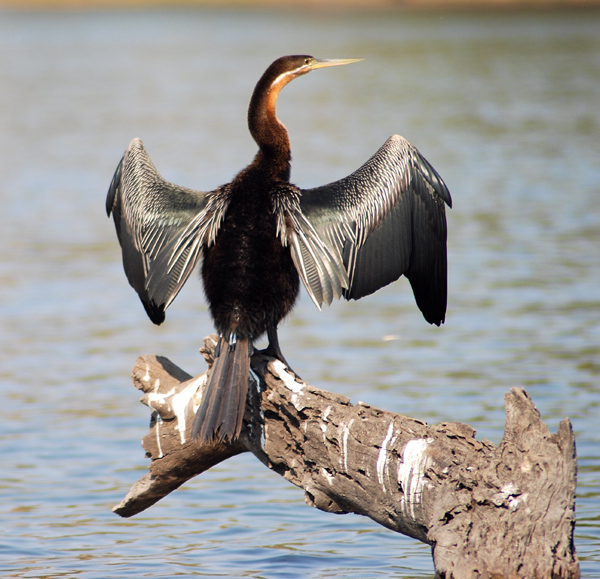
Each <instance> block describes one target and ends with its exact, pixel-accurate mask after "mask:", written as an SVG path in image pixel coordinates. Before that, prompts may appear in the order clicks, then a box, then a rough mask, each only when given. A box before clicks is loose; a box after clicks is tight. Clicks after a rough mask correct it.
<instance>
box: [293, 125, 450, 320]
mask: <svg viewBox="0 0 600 579" xmlns="http://www.w3.org/2000/svg"><path fill="white" fill-rule="evenodd" d="M445 205H448V206H449V207H451V206H452V199H451V197H450V192H449V191H448V188H447V187H446V184H445V183H444V181H443V180H442V178H441V177H440V176H439V175H438V173H437V172H436V171H435V169H434V168H433V167H432V166H431V165H430V164H429V163H428V162H427V160H426V159H425V158H424V157H423V156H422V155H421V154H420V153H419V151H418V150H417V149H416V148H415V147H413V146H412V145H411V144H410V143H409V142H408V141H406V140H405V139H404V138H402V137H400V136H398V135H394V136H392V137H390V138H389V139H388V140H387V142H386V143H385V144H384V145H383V146H382V147H381V148H380V149H379V151H377V153H375V155H374V156H373V157H371V159H369V160H368V161H367V162H366V163H365V164H364V165H363V166H362V167H360V168H359V169H358V170H357V171H355V172H354V173H352V174H351V175H349V176H348V177H346V178H344V179H341V180H339V181H336V182H334V183H330V184H329V185H325V186H322V187H317V188H315V189H307V190H302V195H301V198H300V208H301V211H302V214H303V215H304V217H305V218H306V221H308V222H309V223H310V225H311V227H312V228H313V229H314V230H315V231H316V233H317V234H318V235H319V236H320V237H321V238H322V239H324V240H326V241H327V245H328V246H329V248H330V253H332V254H335V253H336V252H337V254H338V255H339V256H341V260H342V262H343V266H344V268H345V270H346V272H347V276H348V281H349V283H348V286H347V287H346V288H345V289H344V290H343V295H344V297H345V298H346V299H359V298H361V297H364V296H366V295H369V294H371V293H373V292H375V291H377V290H378V289H380V288H381V287H383V286H385V285H387V284H389V283H391V282H393V281H395V280H397V279H398V278H399V277H400V276H401V275H405V276H406V277H407V278H408V279H409V281H410V283H411V286H412V288H413V292H414V294H415V299H416V301H417V305H418V306H419V308H420V309H421V311H422V312H423V315H424V317H425V319H426V320H427V321H428V322H430V323H435V324H438V325H439V324H440V323H442V322H443V321H444V319H445V313H446V301H447V259H446V238H447V226H446V214H445ZM299 225H300V226H302V223H300V224H299ZM313 299H315V298H314V297H313Z"/></svg>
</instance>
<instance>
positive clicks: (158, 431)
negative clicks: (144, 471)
mask: <svg viewBox="0 0 600 579" xmlns="http://www.w3.org/2000/svg"><path fill="white" fill-rule="evenodd" d="M162 422H163V419H162V418H161V416H160V414H159V413H158V412H157V413H156V446H157V447H158V458H162V457H163V451H162V445H161V444H160V425H161V424H162Z"/></svg>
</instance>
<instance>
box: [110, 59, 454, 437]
mask: <svg viewBox="0 0 600 579" xmlns="http://www.w3.org/2000/svg"><path fill="white" fill-rule="evenodd" d="M349 62H353V61H350V60H337V61H335V60H334V61H319V60H316V59H314V58H312V57H309V56H289V57H283V58H281V59H278V60H276V61H275V62H274V63H273V64H272V65H271V66H270V67H269V68H268V69H267V71H266V72H265V74H264V75H263V76H262V77H261V79H260V80H259V82H258V84H257V86H256V88H255V90H254V93H253V95H252V98H251V101H250V107H249V112H248V125H249V129H250V133H251V134H252V136H253V137H254V139H255V141H256V142H257V144H258V146H259V150H258V152H257V154H256V156H255V158H254V160H253V161H252V163H251V164H250V165H249V166H248V167H247V168H245V169H244V170H242V171H241V172H240V173H239V174H238V175H237V176H236V177H235V178H234V179H233V181H231V183H229V184H227V185H223V186H222V187H219V188H217V189H216V190H214V191H212V192H209V193H202V192H197V191H192V190H189V189H184V188H181V187H178V186H176V185H173V184H171V183H168V182H166V181H165V180H164V179H163V178H162V177H161V176H160V175H159V174H158V172H157V171H156V169H155V168H154V166H153V165H152V162H151V161H150V159H149V157H148V155H147V153H146V151H145V149H144V146H143V145H142V143H141V141H139V140H138V139H134V141H132V143H131V144H130V146H129V148H128V150H127V151H126V153H125V155H124V156H123V159H122V160H121V163H120V164H119V166H118V167H117V171H116V173H115V176H114V177H113V181H112V183H111V187H110V189H109V194H108V197H107V211H108V213H109V214H110V213H111V212H112V213H113V216H114V220H115V225H116V228H117V234H118V237H119V241H120V243H121V246H122V250H123V262H124V267H125V272H126V274H127V277H128V279H129V282H130V283H131V285H132V286H133V287H134V288H135V289H136V291H137V292H138V294H139V295H140V298H141V300H142V302H143V304H144V307H145V308H146V311H147V313H148V315H149V316H150V318H151V319H152V321H153V322H155V323H162V321H163V320H164V311H165V309H166V308H167V307H168V306H169V304H170V303H171V301H172V300H173V299H174V298H175V296H176V295H177V293H178V292H179V290H180V289H181V287H182V286H183V284H184V283H185V281H186V280H187V278H188V277H189V275H190V273H191V271H192V270H193V269H194V267H195V265H196V264H197V263H198V261H199V260H200V259H202V279H203V284H204V291H205V294H206V298H207V301H208V303H209V308H210V313H211V316H212V318H213V321H214V323H215V326H216V329H217V331H218V333H219V335H220V341H219V344H218V347H217V357H216V360H215V364H214V366H213V370H212V373H211V377H210V379H209V383H208V385H207V388H206V390H205V392H204V394H203V400H202V402H201V405H200V408H199V410H198V413H197V415H196V419H195V421H194V425H193V428H192V433H193V435H194V436H195V437H197V438H199V439H200V440H201V441H202V442H214V441H221V440H227V439H229V440H233V439H235V438H236V437H237V436H239V433H240V431H241V428H242V420H243V415H244V408H245V400H246V397H247V389H248V374H249V369H250V356H251V354H252V351H253V342H254V341H255V340H257V339H258V338H259V337H261V336H262V335H264V334H265V333H266V334H267V336H268V338H269V347H268V349H267V351H268V352H269V353H270V354H271V355H273V356H275V357H277V358H279V359H281V360H282V361H285V359H284V358H283V355H282V353H281V350H280V348H279V343H278V339H277V326H278V324H279V323H280V322H281V320H282V319H283V318H285V317H286V316H287V315H288V314H289V313H290V311H291V310H292V308H293V306H294V304H295V302H296V300H297V297H298V293H299V286H300V281H302V282H303V284H304V286H305V287H306V289H307V290H308V292H309V295H310V296H311V298H312V299H313V301H314V302H315V304H316V305H317V306H318V307H320V306H321V304H322V303H323V302H326V303H328V304H329V303H331V301H332V299H333V298H334V297H337V298H339V297H341V296H344V297H345V298H346V299H358V298H360V297H363V296H365V295H368V294H370V293H373V292H374V291H376V290H377V289H379V288H380V287H382V286H384V285H387V284H389V283H391V282H392V281H394V280H396V279H398V277H400V275H402V274H404V275H406V276H407V277H408V278H409V280H410V282H411V285H412V287H413V291H414V293H415V298H416V300H417V304H418V306H419V308H420V309H421V311H422V312H423V314H424V316H425V318H426V319H427V321H429V322H430V323H435V324H438V325H439V324H440V323H441V322H443V321H444V316H445V311H446V285H447V281H446V277H447V273H446V269H447V268H446V219H445V210H444V204H445V203H446V204H448V205H450V204H451V199H450V194H449V192H448V189H447V188H446V186H445V184H444V182H443V181H442V180H441V178H440V177H439V175H438V174H437V173H436V172H435V170H434V169H433V168H432V167H431V165H429V163H428V162H427V161H426V160H425V159H424V158H423V157H422V156H421V155H420V154H419V153H418V151H417V150H416V149H415V148H414V147H412V145H410V144H409V143H408V142H407V141H406V140H404V139H403V138H402V137H397V136H395V137H391V138H390V139H389V140H388V141H387V142H386V143H385V144H384V146H383V147H382V148H381V149H380V150H379V151H378V152H377V153H376V154H375V155H374V156H373V157H372V158H371V159H370V160H369V161H367V163H365V165H363V166H362V167H361V168H360V169H358V170H357V171H356V172H355V173H353V174H352V175H350V176H349V177H346V178H345V179H342V180H340V181H337V182H335V183H331V184H329V185H325V186H323V187H319V188H316V189H310V190H302V189H300V188H298V187H296V186H294V185H293V184H291V183H290V182H289V178H290V160H291V153H290V145H289V138H288V134H287V131H286V129H285V127H284V126H283V125H282V124H281V122H280V121H279V120H278V119H277V116H276V112H275V105H276V101H277V96H278V94H279V91H280V90H281V88H283V86H285V85H286V84H287V83H288V82H290V81H291V80H292V79H293V78H296V77H297V76H300V75H301V74H305V73H307V72H309V71H310V70H313V69H315V68H321V67H324V66H333V65H336V64H347V63H349Z"/></svg>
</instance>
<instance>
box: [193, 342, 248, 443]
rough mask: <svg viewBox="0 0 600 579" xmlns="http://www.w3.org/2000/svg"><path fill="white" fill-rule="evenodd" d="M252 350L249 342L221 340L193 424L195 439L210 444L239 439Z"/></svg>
mask: <svg viewBox="0 0 600 579" xmlns="http://www.w3.org/2000/svg"><path fill="white" fill-rule="evenodd" d="M251 348H252V344H251V342H250V340H249V339H248V338H245V339H237V340H235V339H233V340H231V339H230V340H229V341H227V340H226V339H225V338H223V337H222V336H220V337H219V343H218V344H217V348H216V349H215V355H216V357H215V362H214V365H213V367H212V372H211V374H210V377H209V379H208V384H207V385H206V388H205V389H204V393H203V395H202V402H201V403H200V407H199V408H198V411H197V412H196V417H195V418H194V423H193V424H192V439H195V440H198V441H199V442H201V443H205V444H208V443H215V442H224V441H225V440H229V441H232V440H235V439H236V438H237V437H238V436H239V434H240V432H241V430H242V421H243V419H244V411H245V408H246V398H247V396H248V375H249V373H250V354H251Z"/></svg>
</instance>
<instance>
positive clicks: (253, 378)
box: [250, 368, 266, 452]
mask: <svg viewBox="0 0 600 579" xmlns="http://www.w3.org/2000/svg"><path fill="white" fill-rule="evenodd" d="M250 381H251V382H254V388H255V389H256V393H257V394H258V395H259V396H260V380H259V378H258V376H257V375H256V372H254V370H253V369H252V368H250ZM259 413H260V419H261V420H260V447H261V449H262V450H263V452H264V451H265V443H266V439H265V428H266V426H265V411H264V410H263V408H262V406H261V407H260V411H259Z"/></svg>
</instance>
